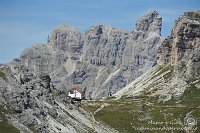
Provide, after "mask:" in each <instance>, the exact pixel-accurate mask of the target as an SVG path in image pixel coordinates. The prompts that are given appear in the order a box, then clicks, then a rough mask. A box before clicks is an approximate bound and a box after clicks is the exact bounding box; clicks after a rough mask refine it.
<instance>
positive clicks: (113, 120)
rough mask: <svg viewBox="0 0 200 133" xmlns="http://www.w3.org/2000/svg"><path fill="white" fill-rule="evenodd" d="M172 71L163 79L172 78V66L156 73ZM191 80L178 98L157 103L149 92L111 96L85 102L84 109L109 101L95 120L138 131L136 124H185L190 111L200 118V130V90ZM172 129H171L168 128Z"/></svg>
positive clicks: (161, 125) (178, 125)
mask: <svg viewBox="0 0 200 133" xmlns="http://www.w3.org/2000/svg"><path fill="white" fill-rule="evenodd" d="M168 70H170V72H169V73H167V74H166V75H164V79H167V80H168V79H170V78H171V77H172V76H173V75H172V73H173V72H172V70H173V68H172V67H170V66H165V67H163V68H160V69H158V71H157V74H156V75H155V77H156V76H159V75H160V74H162V73H164V72H166V71H168ZM195 80H198V79H195ZM195 80H192V81H188V84H190V86H189V87H188V88H187V89H186V91H185V92H184V94H183V95H182V96H181V97H179V98H172V99H171V100H169V101H168V102H165V103H162V102H158V101H159V98H158V97H149V96H147V94H145V93H144V94H143V95H142V96H137V97H122V98H121V99H119V100H114V99H112V98H109V99H107V100H104V101H95V102H94V101H93V102H86V103H84V105H83V108H84V109H86V110H88V111H90V112H94V111H95V110H97V109H98V108H100V106H101V105H102V104H105V103H107V104H109V106H107V107H104V108H103V109H102V110H100V111H99V112H97V113H96V114H95V116H94V117H95V119H96V120H99V121H102V122H104V123H106V124H108V125H110V126H111V127H113V128H115V129H117V130H119V131H120V132H124V133H133V132H134V133H137V132H141V131H138V130H135V128H134V127H151V128H152V127H164V126H167V127H174V128H175V127H178V128H182V127H184V118H185V117H186V114H190V115H192V116H193V117H195V118H197V120H198V121H199V122H198V123H197V130H196V131H195V132H196V133H199V132H200V97H199V95H200V89H198V88H197V87H196V86H195V85H196V84H197V83H198V84H199V81H198V82H195V83H193V81H195ZM151 120H152V121H153V122H166V121H167V122H170V121H171V122H172V123H171V124H168V125H166V123H162V124H152V123H151ZM175 120H178V121H180V124H174V123H175V122H174V121H175ZM146 132H148V133H160V132H164V131H156V130H153V131H150V130H148V131H146ZM166 132H170V133H171V131H166ZM174 132H175V133H182V132H184V131H179V130H175V131H174Z"/></svg>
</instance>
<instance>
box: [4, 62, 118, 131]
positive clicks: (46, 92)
mask: <svg viewBox="0 0 200 133" xmlns="http://www.w3.org/2000/svg"><path fill="white" fill-rule="evenodd" d="M0 72H1V75H0V83H1V84H0V96H1V97H0V108H2V107H4V108H5V109H6V110H9V111H8V112H7V113H8V114H6V117H7V119H8V120H9V121H10V122H11V123H12V124H13V126H15V127H16V128H18V129H19V131H20V132H22V133H24V132H28V133H29V132H30V133H32V129H34V132H38V133H60V132H74V133H76V132H77V133H80V132H81V133H88V132H99V133H100V132H103V133H108V132H117V131H115V130H113V129H111V128H109V127H106V126H105V125H102V124H100V123H95V121H93V120H92V118H91V116H90V115H89V114H87V113H86V112H80V111H79V110H78V108H77V107H75V106H74V105H71V104H70V103H69V102H68V99H67V92H66V91H60V90H57V89H55V88H54V86H53V85H52V82H51V78H50V76H49V75H44V74H38V75H37V74H35V73H31V72H30V71H29V70H27V69H26V68H25V67H24V66H21V64H18V63H16V62H12V63H10V64H9V66H7V65H0ZM22 75H23V76H22ZM29 75H32V76H29ZM18 77H23V78H20V80H19V81H21V82H18ZM27 79H28V80H27ZM11 111H13V113H11V114H10V113H9V112H11ZM30 127H31V128H30Z"/></svg>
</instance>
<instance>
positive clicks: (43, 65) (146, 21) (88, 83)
mask: <svg viewBox="0 0 200 133" xmlns="http://www.w3.org/2000/svg"><path fill="white" fill-rule="evenodd" d="M161 25H162V19H161V17H160V16H159V14H158V12H156V11H150V12H148V13H147V14H145V15H144V16H143V17H141V18H140V19H138V21H137V22H136V29H135V30H134V31H132V32H130V31H124V30H120V29H116V28H113V27H111V26H107V25H94V26H92V27H90V28H89V29H88V30H87V31H86V32H85V33H84V34H82V33H80V32H79V31H78V30H77V29H75V28H73V27H72V26H68V25H60V26H58V27H56V28H55V29H54V30H53V32H52V34H51V36H50V37H48V39H47V43H48V44H47V45H35V46H33V47H32V48H30V49H27V50H25V51H23V53H22V54H21V57H20V58H21V62H22V63H23V64H24V65H25V66H26V67H27V68H29V70H31V71H34V72H41V71H42V72H44V73H48V74H50V76H51V77H52V82H53V83H54V84H55V86H56V88H59V89H61V90H66V89H68V90H69V89H70V88H72V87H77V86H78V87H80V88H85V90H86V97H87V98H98V97H104V96H108V94H109V93H114V92H116V91H118V90H120V89H121V88H123V87H124V86H125V85H127V83H129V82H130V81H132V80H134V79H135V78H137V77H139V76H140V75H141V74H143V73H144V72H145V71H146V70H148V69H149V68H151V67H153V66H154V65H155V64H156V52H157V48H158V46H159V44H160V43H161V42H162V38H161V36H160V34H161V31H160V30H161ZM66 91H67V90H66Z"/></svg>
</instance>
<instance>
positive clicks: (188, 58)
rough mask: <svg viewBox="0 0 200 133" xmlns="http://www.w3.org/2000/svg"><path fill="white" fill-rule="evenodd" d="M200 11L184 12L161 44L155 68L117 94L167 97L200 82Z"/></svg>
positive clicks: (174, 95) (169, 97) (163, 98)
mask: <svg viewBox="0 0 200 133" xmlns="http://www.w3.org/2000/svg"><path fill="white" fill-rule="evenodd" d="M199 15H200V12H199V11H193V12H185V13H184V15H182V16H180V17H179V18H178V19H177V20H176V21H175V24H174V26H173V28H172V30H171V35H170V36H168V37H167V38H166V39H165V40H164V41H163V42H162V44H161V46H160V47H159V48H158V53H157V63H158V65H156V66H155V67H154V68H152V69H150V70H149V71H148V72H146V73H145V74H143V75H142V76H140V77H139V78H137V79H136V80H135V81H133V82H132V83H130V84H129V85H127V86H126V87H125V88H123V89H122V90H120V91H119V92H117V93H116V96H122V95H138V94H148V95H152V96H157V95H158V96H161V97H162V98H161V99H162V100H164V101H168V100H170V99H171V98H173V97H180V96H181V95H183V94H184V91H185V90H186V89H188V88H191V87H192V88H199V87H200V86H199V85H200V84H199V83H200V77H199V75H200V73H199V72H200V71H199V70H200V60H199V59H200V56H199V53H200V45H199V44H200V19H199Z"/></svg>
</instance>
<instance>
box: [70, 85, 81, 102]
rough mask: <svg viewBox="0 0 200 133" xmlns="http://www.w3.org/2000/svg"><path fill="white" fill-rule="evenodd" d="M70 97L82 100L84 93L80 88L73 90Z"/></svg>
mask: <svg viewBox="0 0 200 133" xmlns="http://www.w3.org/2000/svg"><path fill="white" fill-rule="evenodd" d="M68 96H69V97H70V98H72V99H76V100H81V99H82V92H81V90H80V89H79V88H73V89H71V90H70V91H69V92H68Z"/></svg>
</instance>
